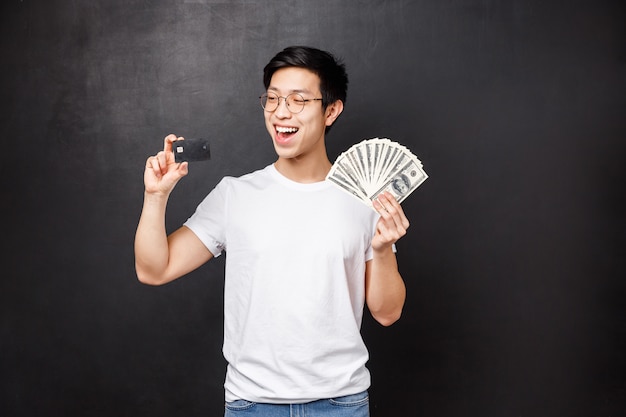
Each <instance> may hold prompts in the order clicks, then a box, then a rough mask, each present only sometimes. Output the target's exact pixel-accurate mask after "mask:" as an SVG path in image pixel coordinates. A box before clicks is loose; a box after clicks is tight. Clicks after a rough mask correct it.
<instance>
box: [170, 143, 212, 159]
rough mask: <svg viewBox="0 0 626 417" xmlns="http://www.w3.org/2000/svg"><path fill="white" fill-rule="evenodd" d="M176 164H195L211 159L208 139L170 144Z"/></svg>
mask: <svg viewBox="0 0 626 417" xmlns="http://www.w3.org/2000/svg"><path fill="white" fill-rule="evenodd" d="M172 151H173V152H174V159H175V160H176V162H197V161H206V160H208V159H211V149H210V147H209V141H208V139H200V138H198V139H185V140H177V141H174V142H172Z"/></svg>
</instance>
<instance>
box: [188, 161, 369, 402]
mask: <svg viewBox="0 0 626 417" xmlns="http://www.w3.org/2000/svg"><path fill="white" fill-rule="evenodd" d="M377 220H378V214H376V213H375V212H374V211H373V210H372V209H371V208H369V207H367V206H366V205H364V204H363V203H361V202H359V201H358V200H357V199H356V198H354V197H352V196H350V195H349V194H347V193H345V192H343V191H341V190H339V189H338V188H337V187H335V186H334V185H332V184H331V183H329V182H328V181H322V182H318V183H313V184H301V183H297V182H294V181H291V180H289V179H287V178H286V177H284V176H282V175H281V174H280V173H279V172H278V171H277V170H276V169H275V167H274V166H273V165H269V166H267V167H266V168H265V169H262V170H259V171H256V172H253V173H251V174H248V175H244V176H242V177H240V178H233V177H225V178H224V179H223V180H222V181H221V182H220V183H219V184H218V185H217V186H216V187H215V189H214V190H213V191H212V192H211V193H210V194H209V195H208V196H207V197H206V198H205V199H204V200H203V202H202V203H201V204H200V205H199V206H198V208H197V210H196V212H195V213H194V215H193V216H192V217H191V218H190V219H189V220H187V222H186V223H185V225H186V226H187V227H189V228H190V229H191V230H192V231H193V232H194V233H195V234H196V235H197V236H198V237H199V239H200V240H201V241H202V242H203V243H204V244H205V245H206V247H207V248H208V249H209V250H210V251H211V253H213V254H214V255H215V256H219V255H220V253H221V252H222V250H225V251H226V254H227V255H226V272H225V290H224V310H225V311H224V347H223V352H224V357H225V358H226V360H227V362H228V369H227V374H226V381H225V384H224V387H225V397H226V401H233V400H235V399H245V400H248V401H254V402H265V403H275V404H280V403H299V402H308V401H313V400H317V399H321V398H331V397H335V396H342V395H349V394H354V393H357V392H361V391H364V390H366V389H367V388H368V387H369V385H370V375H369V371H368V370H367V369H366V367H365V363H366V362H367V360H368V352H367V349H366V347H365V344H364V343H363V339H362V337H361V333H360V327H361V320H362V317H363V306H364V302H365V262H366V261H367V260H369V259H371V257H372V249H371V239H372V236H373V235H374V231H375V224H376V221H377Z"/></svg>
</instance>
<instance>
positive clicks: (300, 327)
mask: <svg viewBox="0 0 626 417" xmlns="http://www.w3.org/2000/svg"><path fill="white" fill-rule="evenodd" d="M347 83H348V79H347V75H346V73H345V68H344V66H343V64H341V63H339V62H338V61H337V60H336V59H335V58H334V57H333V56H332V55H331V54H330V53H328V52H325V51H321V50H318V49H315V48H309V47H290V48H286V49H285V50H283V51H281V52H279V53H278V54H277V55H276V56H275V57H274V58H272V60H271V61H270V62H269V63H268V64H267V66H266V67H265V69H264V84H265V88H266V93H265V94H263V95H262V96H261V105H262V106H263V109H264V116H265V124H266V127H267V130H268V132H269V134H270V137H271V139H272V142H273V145H274V149H275V151H276V154H277V155H278V158H277V160H276V162H275V163H274V164H272V165H269V166H267V167H265V168H264V169H261V170H259V171H256V172H253V173H251V174H248V175H244V176H242V177H239V178H232V177H225V178H224V179H223V180H222V181H221V182H220V183H219V184H218V185H217V186H216V187H215V189H214V190H213V191H211V193H209V195H208V196H207V197H206V198H205V199H204V201H203V202H202V203H201V204H200V205H199V206H198V208H197V210H196V212H195V213H194V215H193V216H192V217H191V218H190V219H188V220H187V222H186V223H185V224H184V225H183V226H182V227H181V228H179V229H178V230H176V231H175V232H173V233H172V234H171V235H169V236H167V235H166V230H165V210H166V204H167V200H168V197H169V195H170V193H171V192H172V189H173V188H174V186H175V185H176V183H177V182H178V181H179V180H180V179H181V178H182V177H184V176H185V175H187V173H188V164H187V163H186V162H183V163H176V162H175V160H174V156H173V153H172V142H173V141H175V140H177V139H182V138H178V137H176V136H175V135H169V136H167V137H166V138H165V144H164V149H163V151H161V152H159V153H158V154H156V155H155V156H151V157H149V158H148V160H147V163H146V169H145V174H144V183H145V194H144V206H143V210H142V213H141V218H140V221H139V225H138V228H137V234H136V238H135V258H136V270H137V276H138V278H139V280H140V281H141V282H143V283H146V284H151V285H161V284H165V283H167V282H170V281H172V280H174V279H176V278H178V277H181V276H183V275H185V274H187V273H188V272H190V271H192V270H194V269H196V268H198V267H199V266H200V265H202V264H204V263H205V262H207V261H208V260H210V259H211V258H213V257H214V256H219V255H220V254H221V252H222V251H225V252H226V253H227V255H226V276H225V290H224V297H225V299H224V310H225V311H224V320H225V321H224V349H223V351H224V357H225V358H226V360H227V362H228V369H227V375H226V381H225V384H224V387H225V397H226V410H225V416H238V415H240V413H242V414H241V415H243V414H244V413H245V415H254V416H283V415H284V416H290V415H291V414H290V412H295V413H300V414H297V415H305V414H304V413H306V415H307V416H309V417H312V416H318V415H319V416H334V415H341V416H368V415H369V409H368V397H367V389H368V388H369V385H370V375H369V372H368V370H367V369H366V367H365V363H366V362H367V360H368V352H367V349H366V347H365V345H364V343H363V340H362V338H361V335H360V326H361V319H362V315H363V307H364V303H367V306H368V309H369V310H370V312H371V314H372V315H373V317H374V318H375V319H376V320H377V321H378V322H380V323H381V324H382V325H385V326H388V325H391V324H392V323H394V322H395V321H396V320H397V319H398V318H399V317H400V314H401V311H402V307H403V305H404V301H405V294H406V291H405V286H404V282H403V280H402V277H401V276H400V273H399V272H398V268H397V263H396V257H395V253H394V248H395V247H394V243H395V242H396V241H397V240H398V239H399V238H400V237H402V236H403V235H404V234H405V233H406V229H407V228H408V226H409V222H408V220H407V218H406V216H405V215H404V213H403V211H402V208H401V207H400V205H399V204H398V203H397V202H396V201H395V200H394V199H393V197H392V196H391V195H390V194H388V193H387V194H383V195H381V196H380V197H379V198H378V200H377V201H374V202H373V205H374V208H375V209H376V211H377V212H375V211H374V210H372V209H371V208H369V207H367V206H366V205H364V204H362V203H361V202H359V201H358V200H357V199H355V198H353V197H351V196H350V195H348V194H347V193H345V192H343V191H342V190H339V189H338V188H337V187H335V186H334V185H332V184H331V183H330V182H328V181H325V177H326V174H327V173H328V172H329V170H330V168H331V166H332V164H331V162H330V161H329V159H328V156H327V153H326V145H325V137H326V133H327V131H328V130H329V129H330V127H331V126H332V125H333V123H334V122H335V120H337V118H338V117H339V115H340V114H341V113H342V111H343V107H344V102H345V100H346V92H347ZM290 410H291V411H290ZM335 413H339V414H335Z"/></svg>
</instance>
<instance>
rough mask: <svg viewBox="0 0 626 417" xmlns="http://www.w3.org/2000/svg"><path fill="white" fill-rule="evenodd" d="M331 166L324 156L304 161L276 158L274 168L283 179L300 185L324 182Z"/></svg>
mask: <svg viewBox="0 0 626 417" xmlns="http://www.w3.org/2000/svg"><path fill="white" fill-rule="evenodd" d="M331 166H332V164H331V163H330V160H329V159H328V157H327V156H326V154H324V157H323V158H319V159H317V160H304V159H300V158H288V159H287V158H278V160H277V161H276V162H275V163H274V167H275V168H276V170H277V171H278V172H280V173H281V174H282V175H284V176H285V177H287V178H289V179H290V180H292V181H296V182H300V183H304V184H306V183H314V182H320V181H324V179H325V178H326V175H327V174H328V171H330V168H331Z"/></svg>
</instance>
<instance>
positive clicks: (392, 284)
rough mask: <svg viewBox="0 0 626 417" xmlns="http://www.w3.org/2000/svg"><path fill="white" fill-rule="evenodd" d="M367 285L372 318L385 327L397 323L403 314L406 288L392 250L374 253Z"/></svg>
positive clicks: (368, 304) (369, 263) (368, 272)
mask: <svg viewBox="0 0 626 417" xmlns="http://www.w3.org/2000/svg"><path fill="white" fill-rule="evenodd" d="M365 283H366V301H367V306H368V309H369V310H370V312H371V313H372V316H373V317H374V318H375V319H376V320H377V321H378V322H379V323H381V324H382V325H384V326H389V325H391V324H393V323H394V322H396V321H397V320H398V319H399V318H400V315H401V314H402V308H403V307H404V301H405V299H406V287H405V285H404V281H403V279H402V276H401V275H400V272H399V271H398V263H397V261H396V255H395V253H394V252H393V251H392V250H391V248H387V249H385V250H382V251H374V257H373V259H372V260H371V261H369V262H368V266H367V274H366V281H365Z"/></svg>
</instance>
